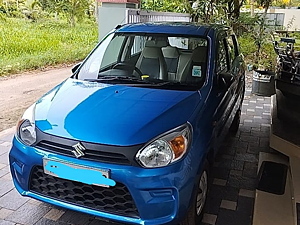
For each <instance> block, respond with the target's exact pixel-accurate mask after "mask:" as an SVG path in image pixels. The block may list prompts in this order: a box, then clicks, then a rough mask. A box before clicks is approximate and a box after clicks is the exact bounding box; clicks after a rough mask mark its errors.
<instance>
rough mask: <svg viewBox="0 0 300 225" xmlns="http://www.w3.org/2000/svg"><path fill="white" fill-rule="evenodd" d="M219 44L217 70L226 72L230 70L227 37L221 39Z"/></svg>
mask: <svg viewBox="0 0 300 225" xmlns="http://www.w3.org/2000/svg"><path fill="white" fill-rule="evenodd" d="M218 44H219V46H218V60H217V72H226V71H228V70H229V64H228V61H229V59H228V52H227V46H226V39H219V42H218Z"/></svg>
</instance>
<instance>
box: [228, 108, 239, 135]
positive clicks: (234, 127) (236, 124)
mask: <svg viewBox="0 0 300 225" xmlns="http://www.w3.org/2000/svg"><path fill="white" fill-rule="evenodd" d="M240 121H241V108H239V109H238V111H237V112H236V113H235V116H234V119H233V121H232V124H231V125H230V128H229V130H230V132H232V133H234V134H235V133H236V132H237V131H238V130H239V126H240Z"/></svg>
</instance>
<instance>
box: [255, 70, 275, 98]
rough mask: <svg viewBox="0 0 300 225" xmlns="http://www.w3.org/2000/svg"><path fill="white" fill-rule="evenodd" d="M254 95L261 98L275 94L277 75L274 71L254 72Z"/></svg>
mask: <svg viewBox="0 0 300 225" xmlns="http://www.w3.org/2000/svg"><path fill="white" fill-rule="evenodd" d="M252 93H253V94H256V95H261V96H271V95H273V94H275V73H274V72H273V71H264V70H253V77H252Z"/></svg>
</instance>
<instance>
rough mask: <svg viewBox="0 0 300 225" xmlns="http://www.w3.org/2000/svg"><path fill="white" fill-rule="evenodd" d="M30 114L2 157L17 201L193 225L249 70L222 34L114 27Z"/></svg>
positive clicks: (189, 27)
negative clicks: (25, 198) (23, 198)
mask: <svg viewBox="0 0 300 225" xmlns="http://www.w3.org/2000/svg"><path fill="white" fill-rule="evenodd" d="M72 71H73V74H72V76H71V77H70V78H68V79H67V80H65V81H64V82H62V83H61V84H59V85H58V86H56V87H55V88H53V89H52V90H51V91H49V92H48V93H46V94H45V95H44V96H42V97H41V98H40V99H39V100H38V101H37V102H36V103H34V104H33V105H32V106H31V107H29V108H28V109H27V110H26V111H25V113H24V115H23V117H22V119H21V120H20V121H19V123H18V126H17V132H16V134H15V137H14V139H13V145H12V148H11V151H10V154H9V160H10V168H11V173H12V176H13V182H14V185H15V187H16V189H17V190H18V191H19V192H20V193H21V194H22V195H23V196H28V197H32V198H35V199H38V200H40V201H44V202H47V203H50V204H53V205H56V206H60V207H64V208H67V209H71V210H76V211H80V212H84V213H88V214H91V215H94V216H99V217H102V218H104V219H106V220H111V221H117V222H121V223H129V224H145V225H148V224H149V225H150V224H153V225H157V224H178V223H180V224H182V225H192V224H197V223H198V222H199V221H200V220H201V217H202V214H203V207H204V205H205V202H206V197H207V190H208V176H209V168H210V165H211V164H212V163H213V160H214V156H215V154H216V152H217V150H218V149H219V147H220V145H221V144H222V140H223V139H224V137H225V136H226V134H227V133H228V131H229V130H231V131H232V132H236V131H237V130H238V127H239V123H240V115H241V105H242V100H243V96H244V89H245V76H244V73H245V66H244V61H243V56H242V55H241V53H240V50H239V46H238V42H237V39H236V36H235V35H234V34H233V33H232V31H231V30H230V29H229V28H227V27H225V26H221V25H201V24H194V23H138V24H127V25H123V26H118V27H116V29H115V30H113V31H112V32H111V33H109V34H108V35H107V36H106V37H105V38H104V39H103V40H102V41H101V42H100V43H99V44H98V45H97V46H96V48H95V49H94V50H93V51H92V52H91V53H90V54H89V55H88V56H87V58H86V59H85V60H84V61H83V62H82V63H81V64H79V65H77V66H75V67H74V68H73V70H72Z"/></svg>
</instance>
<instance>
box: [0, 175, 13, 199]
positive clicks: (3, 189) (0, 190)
mask: <svg viewBox="0 0 300 225" xmlns="http://www.w3.org/2000/svg"><path fill="white" fill-rule="evenodd" d="M0 184H1V185H0V197H1V196H3V195H5V194H6V193H8V192H10V191H11V190H12V189H13V188H14V186H13V183H12V181H10V180H6V179H3V178H0Z"/></svg>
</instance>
